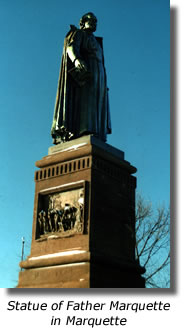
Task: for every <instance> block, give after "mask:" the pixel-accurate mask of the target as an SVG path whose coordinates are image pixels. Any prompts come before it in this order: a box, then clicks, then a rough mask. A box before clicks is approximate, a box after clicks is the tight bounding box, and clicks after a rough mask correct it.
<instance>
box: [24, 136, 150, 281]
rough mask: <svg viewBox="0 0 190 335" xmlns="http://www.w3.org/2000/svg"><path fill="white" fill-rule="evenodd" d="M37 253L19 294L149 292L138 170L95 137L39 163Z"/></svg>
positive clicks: (65, 146) (76, 142)
mask: <svg viewBox="0 0 190 335" xmlns="http://www.w3.org/2000/svg"><path fill="white" fill-rule="evenodd" d="M36 165H37V167H38V168H40V169H39V170H38V171H36V173H35V182H36V188H35V200H34V218H33V233H32V244H31V254H30V256H29V257H28V258H27V260H26V261H24V262H21V264H20V266H21V268H22V269H23V271H21V272H20V274H19V283H18V287H42V288H43V287H44V288H45V287H46V288H53V287H55V288H62V287H65V288H66V287H67V288H72V287H73V288H95V287H104V288H106V287H109V288H110V287H118V288H119V287H122V288H124V287H126V288H127V287H144V286H145V284H144V279H143V278H142V277H141V275H142V273H143V272H144V269H142V268H141V267H140V266H139V265H138V264H137V263H136V261H135V188H136V178H135V177H134V176H133V174H134V173H135V172H136V168H135V167H133V166H132V165H131V164H130V163H129V162H127V161H125V160H124V153H123V152H122V151H120V150H118V149H116V148H113V147H112V146H110V145H107V144H105V143H102V142H101V141H99V140H98V139H96V138H94V137H93V136H85V137H83V138H80V139H77V140H74V141H71V142H69V143H66V144H61V145H59V146H56V147H52V148H50V149H49V155H48V156H46V157H44V158H43V159H41V160H40V161H37V162H36Z"/></svg>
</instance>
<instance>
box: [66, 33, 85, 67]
mask: <svg viewBox="0 0 190 335" xmlns="http://www.w3.org/2000/svg"><path fill="white" fill-rule="evenodd" d="M81 42H82V32H81V31H80V30H78V31H77V32H76V33H75V34H74V36H73V38H72V40H71V41H70V42H69V43H68V45H67V55H68V56H69V58H70V60H71V61H72V62H73V64H74V66H75V67H77V68H79V69H85V70H87V66H86V63H85V62H84V60H83V59H82V57H81V55H80V46H81Z"/></svg>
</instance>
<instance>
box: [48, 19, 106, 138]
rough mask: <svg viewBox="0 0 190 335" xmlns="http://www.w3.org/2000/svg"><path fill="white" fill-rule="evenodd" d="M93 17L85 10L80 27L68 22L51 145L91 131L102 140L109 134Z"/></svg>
mask: <svg viewBox="0 0 190 335" xmlns="http://www.w3.org/2000/svg"><path fill="white" fill-rule="evenodd" d="M96 25H97V19H96V17H95V15H94V14H93V13H87V14H85V15H84V16H82V18H81V20H80V29H78V28H76V27H75V26H72V25H71V30H70V31H69V32H68V34H67V36H66V38H65V41H64V50H63V56H62V61H61V70H60V75H59V82H58V89H57V96H56V102H55V110H54V116H53V124H52V128H51V135H52V137H53V141H54V144H58V143H61V142H65V141H68V140H70V139H75V138H78V137H80V136H83V135H87V134H93V135H94V136H96V137H98V138H99V139H101V140H102V141H104V142H106V136H107V134H110V133H111V121H110V112H109V102H108V89H107V79H106V71H105V67H104V56H103V46H102V38H100V37H95V36H94V34H93V32H94V31H96Z"/></svg>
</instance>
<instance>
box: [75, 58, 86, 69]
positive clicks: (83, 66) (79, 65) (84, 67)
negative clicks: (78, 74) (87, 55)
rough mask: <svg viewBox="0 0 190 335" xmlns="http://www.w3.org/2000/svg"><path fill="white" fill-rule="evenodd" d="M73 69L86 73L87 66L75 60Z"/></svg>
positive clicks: (79, 60) (81, 61)
mask: <svg viewBox="0 0 190 335" xmlns="http://www.w3.org/2000/svg"><path fill="white" fill-rule="evenodd" d="M75 67H76V68H78V69H80V70H85V71H87V65H86V63H85V62H84V61H83V60H82V59H78V58H77V59H75Z"/></svg>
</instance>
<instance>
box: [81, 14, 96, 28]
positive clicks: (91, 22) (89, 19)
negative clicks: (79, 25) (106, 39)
mask: <svg viewBox="0 0 190 335" xmlns="http://www.w3.org/2000/svg"><path fill="white" fill-rule="evenodd" d="M96 27H97V19H96V17H95V16H92V15H90V14H88V15H87V16H86V17H85V23H84V28H83V29H85V30H90V31H92V32H93V31H96Z"/></svg>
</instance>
